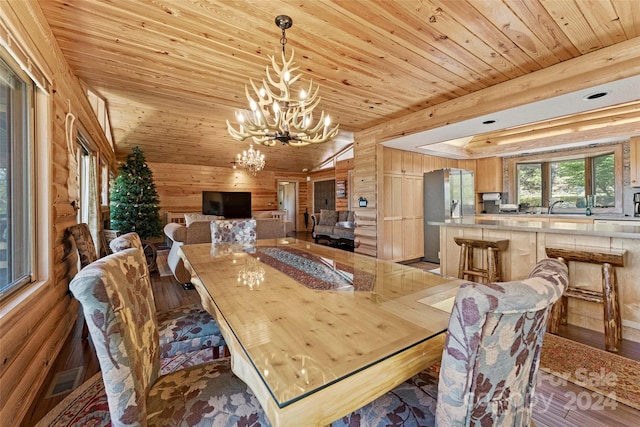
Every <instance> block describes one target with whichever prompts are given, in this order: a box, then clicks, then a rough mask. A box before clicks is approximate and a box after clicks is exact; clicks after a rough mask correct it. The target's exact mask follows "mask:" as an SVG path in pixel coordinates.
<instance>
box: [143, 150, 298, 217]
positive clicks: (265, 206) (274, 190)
mask: <svg viewBox="0 0 640 427" xmlns="http://www.w3.org/2000/svg"><path fill="white" fill-rule="evenodd" d="M147 164H148V165H149V168H150V169H151V171H152V172H153V180H154V182H155V184H156V190H157V191H158V196H159V198H160V214H161V215H162V217H163V218H164V215H163V214H164V213H166V212H201V211H202V192H203V191H250V192H251V210H252V211H270V210H277V209H278V181H280V180H282V181H285V180H286V181H290V182H291V181H295V182H298V193H299V194H298V196H299V204H300V209H301V211H300V212H299V213H298V215H299V217H300V221H299V224H303V221H302V215H303V214H304V208H305V207H306V206H307V181H306V175H305V174H302V173H300V174H295V173H294V174H285V173H277V172H269V171H262V172H258V174H257V175H256V176H252V175H251V174H249V173H246V172H245V171H243V170H240V169H231V168H219V167H213V166H196V165H176V164H173V163H147Z"/></svg>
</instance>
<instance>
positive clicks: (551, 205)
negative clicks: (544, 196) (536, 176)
mask: <svg viewBox="0 0 640 427" xmlns="http://www.w3.org/2000/svg"><path fill="white" fill-rule="evenodd" d="M548 202H549V203H550V204H549V210H548V211H547V213H548V214H549V215H551V214H552V213H553V208H554V207H555V206H556V205H557V204H558V203H564V200H556V201H555V202H553V203H551V200H548Z"/></svg>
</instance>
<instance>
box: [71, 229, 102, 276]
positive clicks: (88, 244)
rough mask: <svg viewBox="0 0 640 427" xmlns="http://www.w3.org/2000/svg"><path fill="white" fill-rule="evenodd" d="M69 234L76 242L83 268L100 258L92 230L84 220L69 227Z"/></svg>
mask: <svg viewBox="0 0 640 427" xmlns="http://www.w3.org/2000/svg"><path fill="white" fill-rule="evenodd" d="M69 234H70V235H71V237H73V240H75V242H76V248H78V256H79V257H80V266H81V268H85V267H86V266H87V265H89V264H91V263H92V262H94V261H95V260H97V259H98V254H97V253H96V245H95V244H94V243H93V237H91V230H89V225H88V224H86V223H84V222H83V223H80V224H76V225H73V226H71V227H69Z"/></svg>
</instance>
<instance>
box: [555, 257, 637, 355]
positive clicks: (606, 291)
mask: <svg viewBox="0 0 640 427" xmlns="http://www.w3.org/2000/svg"><path fill="white" fill-rule="evenodd" d="M545 249H546V253H547V256H548V257H550V258H559V259H561V260H562V261H563V262H564V263H565V264H567V265H568V263H569V262H570V261H573V262H585V263H590V264H601V265H602V291H592V290H589V289H584V288H580V287H576V286H571V285H569V287H568V288H567V290H566V291H565V292H564V294H563V295H562V298H561V299H560V300H559V301H558V302H556V303H555V305H554V306H553V309H552V310H551V315H550V318H549V323H548V325H547V330H548V331H549V332H551V333H552V334H557V333H558V328H559V326H560V325H566V324H567V311H568V303H567V299H568V298H577V299H580V300H583V301H589V302H594V303H597V304H602V307H603V312H604V318H603V320H604V341H605V348H606V349H607V351H611V352H617V351H618V345H619V344H620V340H622V316H621V314H620V302H619V300H618V280H617V279H616V270H615V268H614V267H624V256H625V254H626V253H627V251H626V250H615V249H614V250H606V249H590V250H580V249H577V248H558V247H555V248H553V247H551V248H545Z"/></svg>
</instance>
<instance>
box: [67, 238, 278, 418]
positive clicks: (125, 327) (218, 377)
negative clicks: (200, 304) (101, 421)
mask: <svg viewBox="0 0 640 427" xmlns="http://www.w3.org/2000/svg"><path fill="white" fill-rule="evenodd" d="M148 281H149V277H148V270H147V267H146V262H145V259H144V257H143V255H142V251H140V250H138V249H125V250H123V251H121V252H117V253H114V254H112V255H109V256H107V257H104V258H102V259H99V260H97V261H95V262H94V263H92V264H91V265H89V266H87V267H86V268H84V269H83V270H81V271H80V272H79V273H78V274H77V275H76V277H74V278H73V280H72V281H71V284H70V288H71V292H73V294H74V296H75V297H76V298H77V299H78V300H79V301H80V303H81V304H82V308H83V310H84V314H85V316H86V318H87V323H88V324H89V331H90V333H91V337H92V339H93V342H94V344H95V348H96V354H97V355H98V361H99V363H100V369H101V371H102V376H103V380H104V384H105V391H106V394H107V400H108V403H109V413H110V416H111V423H112V425H113V426H129V425H130V426H146V425H152V426H179V425H188V426H204V425H207V426H211V425H251V426H266V425H269V424H268V422H267V421H266V418H265V415H264V413H263V411H262V409H261V408H260V405H259V403H258V401H257V400H256V398H255V396H254V395H253V394H252V393H251V391H250V390H249V389H248V387H247V386H246V384H245V383H244V382H242V381H241V380H240V379H238V378H237V377H235V376H234V375H233V374H232V373H231V369H230V365H229V361H228V359H224V360H219V361H215V362H211V363H205V364H199V365H195V366H191V367H189V368H185V369H180V370H177V371H174V372H171V373H169V374H166V375H161V373H160V342H159V335H158V322H157V320H156V310H155V303H154V299H153V295H152V293H151V288H150V287H149V284H148Z"/></svg>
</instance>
